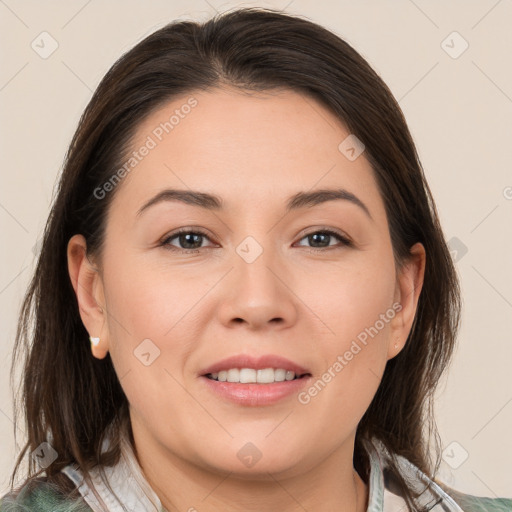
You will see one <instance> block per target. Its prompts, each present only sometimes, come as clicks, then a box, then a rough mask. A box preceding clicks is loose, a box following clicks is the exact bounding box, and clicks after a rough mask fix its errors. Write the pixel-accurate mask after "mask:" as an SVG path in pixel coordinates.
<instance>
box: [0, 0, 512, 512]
mask: <svg viewBox="0 0 512 512" xmlns="http://www.w3.org/2000/svg"><path fill="white" fill-rule="evenodd" d="M317 244H318V245H317ZM459 293H460V292H459V284H458V281H457V277H456V273H455V270H454V267H453V263H452V260H451V257H450V254H449V251H448V249H447V246H446V243H445V240H444V237H443V233H442V230H441V227H440V225H439V220H438V217H437V213H436V210H435V206H434V202H433V200H432V197H431V193H430V190H429V188H428V185H427V182H426V180H425V176H424V174H423V171H422V168H421V164H420V162H419V160H418V156H417V153H416V150H415V147H414V143H413V141H412V138H411V135H410V133H409V131H408V128H407V126H406V123H405V120H404V118H403V115H402V113H401V111H400V109H399V107H398V105H397V103H396V101H395V100H394V98H393V97H392V95H391V93H390V91H389V90H388V88H387V87H386V86H385V84H384V83H383V82H382V80H381V79H380V78H379V77H378V76H377V74H376V73H375V72H374V71H373V70H372V69H371V68H370V66H369V65H368V63H367V62H366V61H365V60H364V59H363V58H362V57H361V56H360V55H359V54H357V53H356V52H355V50H354V49H352V48H351V47H350V46H349V45H348V44H347V43H346V42H344V41H343V40H341V39H340V38H339V37H337V36H336V35H334V34H332V33H330V32H328V31H327V30H326V29H324V28H322V27H320V26H318V25H316V24H314V23H312V22H310V21H307V20H304V19H301V18H298V17H293V16H287V15H284V14H282V13H280V12H277V11H272V10H263V9H240V10H237V11H233V12H230V13H227V14H224V15H221V16H217V17H216V18H214V19H212V20H210V21H208V22H206V23H204V24H197V23H193V22H189V21H187V22H179V23H178V22H176V23H172V24H170V25H168V26H166V27H164V28H162V29H160V30H158V31H156V32H155V33H153V34H152V35H150V36H149V37H147V38H146V39H145V40H143V41H142V42H141V43H139V44H138V45H137V46H135V47H134V48H133V49H132V50H131V51H129V52H128V53H126V54H125V55H124V56H123V57H122V58H121V59H119V61H118V62H116V63H115V64H114V66H113V67H112V69H111V70H110V71H109V72H108V73H107V75H106V76H105V78H104V79H103V80H102V82H101V84H100V85H99V87H98V89H97V90H96V92H95V94H94V96H93V98H92V100H91V102H90V103H89V105H88V107H87V108H86V111H85V112H84V114H83V116H82V118H81V120H80V124H79V127H78V129H77V132H76V134H75V136H74V138H73V140H72V142H71V145H70V149H69V152H68V154H67V158H66V164H65V167H64V170H63V174H62V179H61V182H60V187H59V191H58V195H57V197H56V199H55V203H54V205H53V209H52V213H51V215H50V218H49V221H48V224H47V228H46V231H45V235H44V241H43V245H42V250H41V253H40V257H39V261H38V267H37V269H36V272H35V274H34V278H33V280H32V283H31V285H30V288H29V290H28V293H27V296H26V299H25V302H24V306H23V310H22V315H21V319H20V324H19V330H18V334H17V344H16V350H15V358H17V359H19V358H20V356H21V355H22V354H23V353H25V354H26V359H25V362H24V364H25V367H24V381H23V400H24V401H23V407H24V411H25V420H26V422H27V433H28V442H27V444H26V446H25V448H24V450H23V452H22V453H21V454H20V456H19V459H18V464H17V465H19V464H20V462H21V461H22V460H23V458H24V457H25V455H28V456H29V461H30V471H29V475H27V479H26V481H25V482H24V484H23V485H22V486H21V488H17V489H16V490H14V489H13V491H12V492H11V493H10V494H9V495H8V496H6V497H5V498H4V499H3V501H2V506H1V510H2V511H3V510H6V511H7V510H53V511H56V510H76V511H78V510H79V511H82V510H94V511H100V510H108V511H117V510H130V511H133V510H168V511H171V510H188V511H190V512H192V511H195V510H199V511H213V510H223V511H242V510H244V511H247V510H252V511H261V510H284V511H288V510H289V511H292V510H293V511H295V510H314V511H331V510H337V511H341V512H353V511H356V512H360V511H365V510H368V511H370V510H371V511H382V510H385V511H398V510H413V511H424V510H425V511H426V510H433V511H441V510H443V511H460V510H464V511H475V510H510V508H511V506H512V500H508V499H489V498H477V497H474V496H470V495H466V494H463V493H460V492H457V491H456V490H454V489H450V488H449V487H447V486H445V485H443V484H442V483H441V482H438V481H437V480H436V479H435V473H436V471H437V469H438V466H439V455H438V453H436V454H435V455H436V458H435V460H434V462H432V454H431V453H429V452H428V449H427V447H428V441H429V436H428V435H427V432H426V430H428V434H434V436H435V435H436V430H435V423H434V420H433V416H432V397H433V392H434V390H435V387H436V384H437V382H438V381H439V378H440V377H441V375H442V372H443V371H444V369H445V368H446V366H447V365H448V363H449V361H450V358H451V355H452V352H453V349H454V343H455V338H456V332H457V329H458V324H459V314H460V294H459ZM50 298H51V299H50ZM32 314H33V315H34V320H35V323H34V329H33V331H32V330H31V329H30V327H29V321H30V319H31V315H32ZM17 359H16V360H17ZM425 426H426V427H427V429H425ZM435 440H437V439H435ZM15 475H16V469H15V472H14V475H13V481H14V476H15Z"/></svg>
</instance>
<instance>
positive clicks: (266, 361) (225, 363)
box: [199, 354, 309, 377]
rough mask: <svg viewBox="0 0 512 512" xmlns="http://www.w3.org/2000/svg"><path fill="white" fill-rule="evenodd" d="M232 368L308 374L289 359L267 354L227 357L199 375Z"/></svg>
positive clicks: (299, 374) (298, 374) (298, 375)
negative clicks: (278, 370)
mask: <svg viewBox="0 0 512 512" xmlns="http://www.w3.org/2000/svg"><path fill="white" fill-rule="evenodd" d="M231 368H254V369H255V370H263V369H265V368H274V369H277V368H282V369H283V370H289V371H292V372H294V373H295V375H296V376H297V377H301V376H302V375H305V374H308V375H309V372H308V370H307V369H306V368H304V367H302V366H300V365H299V364H297V363H294V362H293V361H290V360H289V359H286V358H284V357H282V356H278V355H275V354H266V355H262V356H250V355H248V354H238V355H235V356H231V357H227V358H225V359H222V360H220V361H217V362H216V363H214V364H212V365H211V366H208V367H206V368H204V369H202V370H201V371H200V372H199V375H201V376H205V375H207V374H209V373H218V372H220V371H223V370H229V369H231Z"/></svg>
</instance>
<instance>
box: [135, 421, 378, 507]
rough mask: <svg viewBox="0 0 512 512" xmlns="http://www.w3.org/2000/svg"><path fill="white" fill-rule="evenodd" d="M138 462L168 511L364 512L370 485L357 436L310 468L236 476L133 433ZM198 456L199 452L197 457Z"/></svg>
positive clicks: (141, 434) (136, 432)
mask: <svg viewBox="0 0 512 512" xmlns="http://www.w3.org/2000/svg"><path fill="white" fill-rule="evenodd" d="M133 433H134V440H135V446H136V453H137V459H138V462H139V464H140V466H141V468H142V471H143V473H144V476H145V478H146V480H147V481H148V483H149V485H150V486H151V487H152V488H153V490H154V491H155V493H156V494H157V495H158V497H159V498H160V501H161V503H162V506H163V507H164V508H165V510H167V511H169V512H174V511H178V510H179V511H184V510H186V511H188V512H197V511H199V510H200V511H201V512H214V511H218V510H223V511H226V512H240V511H242V510H243V511H247V512H259V511H261V510H279V511H282V512H299V511H300V512H304V510H315V512H332V511H336V512H365V511H366V510H367V503H368V486H367V484H365V483H364V482H363V480H362V479H361V478H360V476H359V475H358V474H357V472H356V471H355V469H354V468H353V463H352V460H353V446H354V444H353V438H351V439H348V440H347V441H346V443H344V444H343V445H342V446H340V447H339V448H338V449H337V450H335V451H334V452H332V453H331V454H330V455H329V456H328V457H326V458H324V459H323V460H322V461H321V462H320V463H318V464H316V465H311V466H310V467H308V468H304V466H305V465H304V466H302V467H295V468H291V469H290V470H288V471H286V474H285V473H284V472H274V473H271V472H260V473H252V474H251V475H250V476H248V475H247V474H245V475H242V474H237V473H234V472H228V471H224V472H223V471H222V469H221V468H211V467H208V466H207V465H206V464H205V465H201V464H197V463H193V462H191V461H190V460H185V459H184V458H182V457H180V456H179V455H178V454H176V453H175V452H172V451H171V450H168V449H167V448H165V447H162V445H161V444H159V443H158V442H156V441H154V440H152V438H150V437H149V436H147V437H146V436H145V435H144V434H145V433H143V432H138V431H137V430H136V429H134V431H133ZM196 457H197V456H196Z"/></svg>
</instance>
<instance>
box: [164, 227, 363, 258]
mask: <svg viewBox="0 0 512 512" xmlns="http://www.w3.org/2000/svg"><path fill="white" fill-rule="evenodd" d="M319 233H321V234H324V235H329V236H333V237H335V238H337V239H338V240H339V241H340V242H341V245H340V246H330V245H329V246H327V247H322V248H320V247H309V249H310V251H312V252H323V251H326V250H332V249H340V248H341V247H343V246H346V247H352V246H353V244H352V242H351V241H350V240H349V239H348V238H346V237H345V236H343V235H342V234H341V233H338V232H337V231H333V230H332V229H319V230H317V231H311V232H310V233H306V234H305V235H304V236H303V237H302V238H301V239H300V240H303V239H304V238H307V237H308V236H311V235H316V234H319ZM182 234H194V235H202V236H204V237H206V238H208V239H209V240H210V237H209V236H208V234H207V233H205V232H204V231H202V230H201V229H193V230H192V229H190V228H181V229H179V230H178V231H175V232H174V233H171V234H170V235H169V236H167V237H165V238H164V239H163V240H162V241H161V243H160V246H162V247H163V248H164V249H166V250H169V251H177V252H181V253H185V254H189V253H197V251H199V250H200V249H208V247H198V248H197V249H181V248H179V247H175V246H173V245H170V243H169V242H170V241H171V240H173V239H174V238H176V237H178V236H179V235H182ZM300 240H299V241H300ZM210 241H211V240H210ZM301 247H304V246H301Z"/></svg>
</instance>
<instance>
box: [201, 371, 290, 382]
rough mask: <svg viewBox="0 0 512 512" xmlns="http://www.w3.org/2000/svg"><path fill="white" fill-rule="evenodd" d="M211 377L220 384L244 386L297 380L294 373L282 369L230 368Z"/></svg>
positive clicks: (212, 374) (210, 375) (211, 374)
mask: <svg viewBox="0 0 512 512" xmlns="http://www.w3.org/2000/svg"><path fill="white" fill-rule="evenodd" d="M209 377H210V378H212V379H213V380H218V381H219V382H239V383H242V384H251V383H257V384H272V382H283V381H285V380H293V379H295V378H296V376H295V373H294V372H292V371H289V370H284V369H282V368H277V369H274V368H265V369H263V370H255V369H254V368H242V369H238V368H230V369H229V370H223V371H220V372H217V373H210V374H209ZM297 378H298V377H297Z"/></svg>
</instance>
